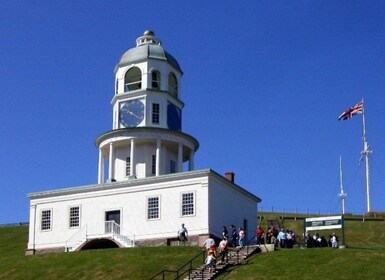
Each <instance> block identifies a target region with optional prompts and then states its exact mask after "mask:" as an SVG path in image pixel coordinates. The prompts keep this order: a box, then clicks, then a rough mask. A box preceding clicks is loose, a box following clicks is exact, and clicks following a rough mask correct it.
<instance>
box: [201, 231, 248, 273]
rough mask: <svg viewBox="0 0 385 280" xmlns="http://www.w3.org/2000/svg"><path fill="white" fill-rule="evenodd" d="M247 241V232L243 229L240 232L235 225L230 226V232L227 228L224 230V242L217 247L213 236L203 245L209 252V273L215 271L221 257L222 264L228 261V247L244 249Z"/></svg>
mask: <svg viewBox="0 0 385 280" xmlns="http://www.w3.org/2000/svg"><path fill="white" fill-rule="evenodd" d="M244 239H245V231H244V229H243V228H241V227H240V228H239V229H238V230H237V229H236V227H235V226H234V225H231V226H230V232H229V231H228V230H227V228H226V226H223V228H222V240H221V241H220V242H219V244H218V248H217V247H216V243H215V240H214V239H213V237H212V236H211V235H209V237H208V238H207V239H206V240H205V242H204V243H203V247H204V248H205V250H207V258H206V265H207V267H208V270H209V272H211V271H212V270H213V268H214V267H215V265H216V262H217V259H218V257H220V263H225V262H227V261H228V247H229V246H230V247H236V248H243V246H244Z"/></svg>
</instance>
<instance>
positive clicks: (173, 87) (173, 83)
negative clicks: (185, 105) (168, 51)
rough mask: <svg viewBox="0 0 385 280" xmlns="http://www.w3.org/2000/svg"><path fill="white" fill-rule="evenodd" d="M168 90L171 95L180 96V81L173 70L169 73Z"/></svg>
mask: <svg viewBox="0 0 385 280" xmlns="http://www.w3.org/2000/svg"><path fill="white" fill-rule="evenodd" d="M168 91H169V92H170V93H171V95H173V96H174V97H176V98H178V81H177V79H176V76H175V74H174V73H172V72H171V73H170V74H169V75H168Z"/></svg>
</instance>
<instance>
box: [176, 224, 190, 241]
mask: <svg viewBox="0 0 385 280" xmlns="http://www.w3.org/2000/svg"><path fill="white" fill-rule="evenodd" d="M187 237H188V231H187V228H186V227H185V226H184V224H182V226H181V228H180V229H179V230H178V239H179V241H180V242H181V243H182V244H183V245H185V243H186V241H187Z"/></svg>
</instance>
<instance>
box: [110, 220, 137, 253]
mask: <svg viewBox="0 0 385 280" xmlns="http://www.w3.org/2000/svg"><path fill="white" fill-rule="evenodd" d="M104 233H105V234H111V238H112V239H114V240H117V241H118V242H120V243H121V244H122V245H124V246H125V247H134V246H135V235H134V234H133V233H130V232H129V231H128V230H125V229H124V228H122V227H121V226H120V225H118V224H117V223H116V222H115V221H106V222H104Z"/></svg>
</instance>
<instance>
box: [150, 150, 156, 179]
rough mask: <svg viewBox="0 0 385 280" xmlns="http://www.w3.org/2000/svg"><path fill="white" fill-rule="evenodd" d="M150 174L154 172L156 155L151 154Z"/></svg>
mask: <svg viewBox="0 0 385 280" xmlns="http://www.w3.org/2000/svg"><path fill="white" fill-rule="evenodd" d="M151 174H152V175H155V174H156V155H152V161H151Z"/></svg>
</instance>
